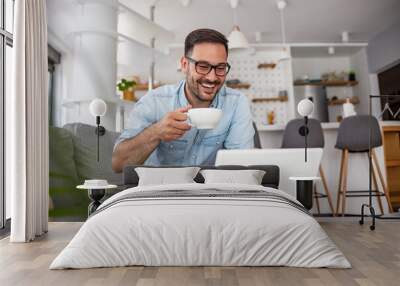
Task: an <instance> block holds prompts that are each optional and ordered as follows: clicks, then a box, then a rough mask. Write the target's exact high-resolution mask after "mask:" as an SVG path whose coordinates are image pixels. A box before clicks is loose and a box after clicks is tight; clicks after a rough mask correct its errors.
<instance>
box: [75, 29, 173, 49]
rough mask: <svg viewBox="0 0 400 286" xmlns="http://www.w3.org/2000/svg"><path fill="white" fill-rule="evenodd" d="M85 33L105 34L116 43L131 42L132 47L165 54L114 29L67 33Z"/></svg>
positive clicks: (80, 34) (79, 34)
mask: <svg viewBox="0 0 400 286" xmlns="http://www.w3.org/2000/svg"><path fill="white" fill-rule="evenodd" d="M85 34H92V35H102V36H107V37H110V38H112V39H114V40H115V41H117V42H118V43H124V42H126V43H129V44H133V45H134V47H135V48H136V49H137V48H139V49H142V50H147V51H149V50H154V51H155V52H156V53H157V54H159V55H167V53H166V52H165V51H164V50H160V49H157V48H151V47H150V46H148V45H146V44H144V43H142V42H140V41H138V40H136V39H134V38H132V37H130V36H128V35H125V34H123V33H119V32H115V31H110V30H95V29H87V30H77V31H72V32H70V33H68V35H69V36H75V37H76V36H83V35H85Z"/></svg>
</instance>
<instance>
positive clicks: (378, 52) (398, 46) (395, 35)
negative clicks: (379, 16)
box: [367, 21, 400, 73]
mask: <svg viewBox="0 0 400 286" xmlns="http://www.w3.org/2000/svg"><path fill="white" fill-rule="evenodd" d="M367 53H368V66H369V71H370V73H379V72H380V71H383V70H385V69H387V68H390V67H391V66H392V65H393V64H394V63H396V62H399V61H400V21H399V22H397V23H396V24H394V25H393V26H391V27H390V28H388V29H386V30H385V31H383V32H381V33H379V34H378V35H376V36H375V37H374V38H373V39H372V40H370V41H369V42H368V50H367Z"/></svg>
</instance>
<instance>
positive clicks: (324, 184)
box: [319, 165, 335, 216]
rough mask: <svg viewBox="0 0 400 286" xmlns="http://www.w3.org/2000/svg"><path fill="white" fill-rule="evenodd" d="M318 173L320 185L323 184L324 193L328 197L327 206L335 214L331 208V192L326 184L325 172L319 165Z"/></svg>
mask: <svg viewBox="0 0 400 286" xmlns="http://www.w3.org/2000/svg"><path fill="white" fill-rule="evenodd" d="M319 173H320V175H321V180H322V185H323V186H324V190H325V194H326V196H327V199H328V203H329V207H330V208H331V212H332V215H333V216H335V210H334V208H333V203H332V197H331V193H330V192H329V189H328V184H327V182H326V177H325V173H324V170H323V169H322V166H321V165H319Z"/></svg>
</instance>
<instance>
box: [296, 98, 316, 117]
mask: <svg viewBox="0 0 400 286" xmlns="http://www.w3.org/2000/svg"><path fill="white" fill-rule="evenodd" d="M313 111H314V103H313V102H312V101H311V100H309V99H307V98H305V99H302V100H301V101H300V102H299V104H298V105H297V112H298V113H299V114H300V115H301V116H303V117H306V116H309V115H310V114H311V113H312V112H313Z"/></svg>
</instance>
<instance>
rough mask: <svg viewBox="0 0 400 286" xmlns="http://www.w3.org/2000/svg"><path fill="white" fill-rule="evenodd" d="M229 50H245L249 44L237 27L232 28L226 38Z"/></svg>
mask: <svg viewBox="0 0 400 286" xmlns="http://www.w3.org/2000/svg"><path fill="white" fill-rule="evenodd" d="M228 41H229V42H228V45H229V49H247V48H248V47H249V42H248V41H247V39H246V37H245V36H244V34H243V33H242V32H241V31H240V29H239V26H234V27H233V30H232V32H231V33H230V34H229V36H228Z"/></svg>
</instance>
